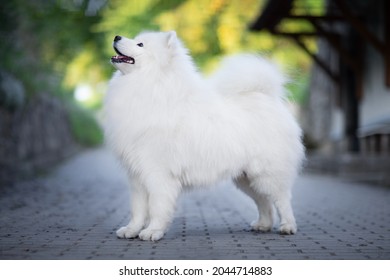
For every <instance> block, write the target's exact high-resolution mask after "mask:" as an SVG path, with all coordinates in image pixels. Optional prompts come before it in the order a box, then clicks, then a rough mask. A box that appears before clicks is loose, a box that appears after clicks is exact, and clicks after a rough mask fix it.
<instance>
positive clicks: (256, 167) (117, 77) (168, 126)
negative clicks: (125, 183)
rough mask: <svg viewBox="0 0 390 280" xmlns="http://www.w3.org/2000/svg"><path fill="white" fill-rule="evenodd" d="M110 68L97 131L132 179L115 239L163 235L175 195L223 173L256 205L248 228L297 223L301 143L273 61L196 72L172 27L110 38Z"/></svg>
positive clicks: (289, 229)
mask: <svg viewBox="0 0 390 280" xmlns="http://www.w3.org/2000/svg"><path fill="white" fill-rule="evenodd" d="M113 48H114V50H115V52H116V53H117V55H116V56H113V57H112V58H111V62H112V64H113V65H114V66H115V68H117V69H118V71H117V72H116V73H115V74H114V76H113V78H112V80H111V81H110V83H109V87H108V92H107V96H106V99H105V104H104V107H105V114H106V123H105V135H106V139H107V142H108V143H109V145H110V146H111V147H112V149H113V150H114V152H115V153H116V154H117V155H118V156H119V158H120V160H121V162H122V164H123V166H124V167H125V169H126V170H127V174H128V177H129V179H130V181H131V207H130V208H131V220H130V222H129V224H128V225H127V226H125V227H122V228H120V229H119V230H118V231H117V236H118V237H120V238H135V237H137V236H138V237H139V238H140V239H142V240H152V241H156V240H159V239H161V238H162V237H163V236H164V233H165V232H166V231H167V229H168V227H169V225H170V223H171V221H172V219H173V216H174V211H175V205H176V202H177V199H178V196H179V194H180V193H181V192H182V191H183V190H186V189H190V188H192V187H200V186H206V185H213V184H215V183H216V182H217V181H218V180H225V179H228V178H232V179H233V181H234V182H235V184H236V186H237V187H238V188H239V189H241V190H242V191H244V192H245V193H246V194H247V195H249V196H250V197H251V198H252V199H253V200H254V202H255V203H256V205H257V208H258V212H259V217H258V219H257V220H256V221H254V222H253V223H252V228H253V229H254V230H257V231H263V232H265V231H270V230H271V229H272V227H273V224H274V221H273V217H274V215H273V211H274V209H276V211H277V213H278V215H279V218H280V219H279V221H280V225H279V231H280V233H281V234H294V233H295V232H296V231H297V226H296V223H295V218H294V214H293V210H292V207H291V187H292V185H293V183H294V180H295V179H296V177H297V174H298V172H299V169H300V166H301V162H302V159H303V157H304V148H303V145H302V142H301V129H300V127H299V126H298V124H297V122H296V121H295V120H294V118H293V116H292V114H291V113H290V112H289V109H288V106H287V104H286V99H285V90H284V87H283V84H284V82H285V80H284V77H283V75H282V74H281V73H280V72H279V71H278V69H277V67H276V66H275V65H273V64H272V63H270V62H269V61H267V60H265V59H263V58H261V57H258V56H255V55H248V54H247V55H237V56H233V57H229V58H227V59H226V60H225V61H224V62H223V63H222V67H221V68H220V69H219V70H218V71H217V72H216V73H215V74H214V75H213V76H212V77H210V78H208V79H205V78H204V77H202V76H201V75H200V73H199V72H198V70H197V69H196V67H195V66H194V63H193V61H192V59H191V58H190V56H189V55H188V51H187V49H186V48H185V47H184V46H183V44H182V42H181V41H180V40H179V39H178V38H177V36H176V33H175V32H174V31H171V32H144V33H141V34H140V35H138V36H137V37H135V38H134V39H129V38H125V37H121V36H116V37H115V39H114V42H113Z"/></svg>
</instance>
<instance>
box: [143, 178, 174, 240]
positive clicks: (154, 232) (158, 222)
mask: <svg viewBox="0 0 390 280" xmlns="http://www.w3.org/2000/svg"><path fill="white" fill-rule="evenodd" d="M159 178H160V179H157V177H156V176H154V178H153V180H149V182H148V183H147V189H148V194H149V200H148V202H149V203H148V206H149V209H148V210H149V219H150V222H149V225H148V226H147V227H146V228H145V229H144V230H142V231H141V232H140V234H139V238H140V239H142V240H151V241H157V240H160V239H161V238H162V237H163V236H164V234H165V232H166V231H167V229H168V227H169V225H170V224H171V222H172V219H173V215H174V211H175V209H176V201H177V198H178V196H179V194H180V191H181V185H180V183H179V182H176V181H175V180H173V179H165V178H164V176H162V177H159Z"/></svg>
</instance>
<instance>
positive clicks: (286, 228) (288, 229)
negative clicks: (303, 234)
mask: <svg viewBox="0 0 390 280" xmlns="http://www.w3.org/2000/svg"><path fill="white" fill-rule="evenodd" d="M296 232H297V225H296V224H282V225H280V229H279V233H280V234H282V235H290V234H295V233H296Z"/></svg>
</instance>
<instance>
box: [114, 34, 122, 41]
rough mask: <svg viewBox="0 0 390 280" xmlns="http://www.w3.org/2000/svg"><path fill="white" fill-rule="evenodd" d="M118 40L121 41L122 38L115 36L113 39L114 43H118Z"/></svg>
mask: <svg viewBox="0 0 390 280" xmlns="http://www.w3.org/2000/svg"><path fill="white" fill-rule="evenodd" d="M120 39H122V37H121V36H118V35H116V36H115V38H114V42H118V41H119V40H120Z"/></svg>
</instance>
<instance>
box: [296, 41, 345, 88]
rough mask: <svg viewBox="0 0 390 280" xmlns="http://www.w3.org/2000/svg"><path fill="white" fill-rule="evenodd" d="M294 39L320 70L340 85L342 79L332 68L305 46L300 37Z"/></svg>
mask: <svg viewBox="0 0 390 280" xmlns="http://www.w3.org/2000/svg"><path fill="white" fill-rule="evenodd" d="M291 38H292V39H294V41H295V42H296V44H297V45H298V46H299V47H300V48H301V49H302V50H303V51H304V52H305V53H307V54H308V55H309V56H310V57H311V58H312V59H313V60H314V61H315V62H316V63H317V64H318V66H320V68H321V69H322V70H323V71H324V72H325V73H326V74H327V75H328V76H329V78H330V79H331V80H332V81H333V82H334V83H335V84H339V83H340V77H339V76H338V75H336V74H335V73H333V71H332V70H331V69H330V67H329V66H328V65H327V64H326V63H325V62H324V61H323V60H322V59H321V58H320V57H318V56H317V55H315V54H314V53H312V52H311V51H310V50H309V48H308V47H307V46H306V45H305V43H304V42H303V41H302V40H301V38H300V37H299V36H291Z"/></svg>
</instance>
